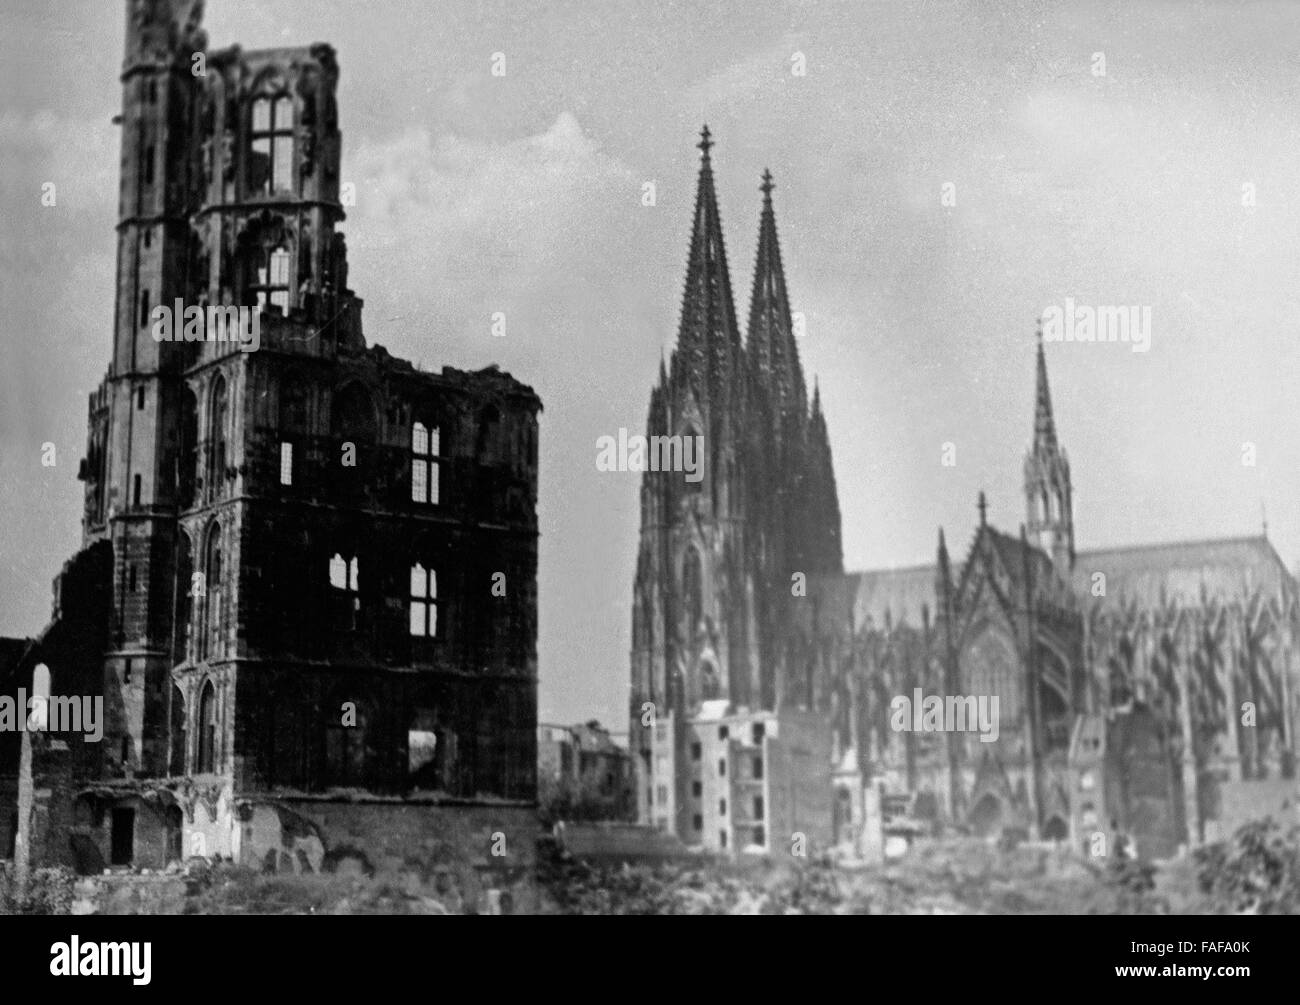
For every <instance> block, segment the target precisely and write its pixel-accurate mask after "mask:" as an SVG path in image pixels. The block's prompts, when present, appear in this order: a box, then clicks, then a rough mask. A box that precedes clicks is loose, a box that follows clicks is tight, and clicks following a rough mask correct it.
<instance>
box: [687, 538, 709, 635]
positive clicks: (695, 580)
mask: <svg viewBox="0 0 1300 1005" xmlns="http://www.w3.org/2000/svg"><path fill="white" fill-rule="evenodd" d="M682 610H683V611H684V612H685V614H686V618H687V622H686V636H687V638H692V637H694V635H695V629H696V627H697V626H698V625H699V623H700V618H701V617H703V615H704V585H703V575H702V572H701V569H700V553H699V552H698V551H696V550H695V549H694V548H690V549H688V550H687V552H686V558H685V559H684V560H683V562H682Z"/></svg>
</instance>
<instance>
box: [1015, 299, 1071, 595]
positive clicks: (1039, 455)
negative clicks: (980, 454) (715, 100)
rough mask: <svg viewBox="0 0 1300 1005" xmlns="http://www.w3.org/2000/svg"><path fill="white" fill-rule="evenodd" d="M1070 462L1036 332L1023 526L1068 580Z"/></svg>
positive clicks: (1039, 334) (1041, 332)
mask: <svg viewBox="0 0 1300 1005" xmlns="http://www.w3.org/2000/svg"><path fill="white" fill-rule="evenodd" d="M1071 491H1072V490H1071V485H1070V460H1069V457H1068V456H1067V455H1066V452H1065V449H1064V448H1063V447H1062V446H1061V445H1060V444H1059V443H1058V442H1057V439H1056V420H1055V419H1054V418H1053V416H1052V396H1051V392H1050V391H1049V390H1048V386H1047V359H1046V358H1045V357H1044V355H1043V330H1042V326H1041V325H1040V326H1039V329H1038V385H1037V391H1036V394H1035V402H1034V442H1033V445H1032V446H1031V447H1030V448H1029V451H1028V453H1026V454H1025V512H1026V521H1025V526H1026V528H1027V530H1028V536H1029V541H1030V543H1031V544H1034V545H1036V546H1038V547H1039V548H1041V549H1042V550H1043V551H1045V552H1046V553H1047V554H1049V555H1050V556H1051V557H1052V562H1053V564H1054V565H1055V566H1056V569H1057V572H1058V573H1060V574H1061V575H1062V576H1064V577H1066V578H1067V579H1068V577H1069V574H1070V569H1071V568H1072V567H1073V565H1074V503H1073V500H1072V498H1071Z"/></svg>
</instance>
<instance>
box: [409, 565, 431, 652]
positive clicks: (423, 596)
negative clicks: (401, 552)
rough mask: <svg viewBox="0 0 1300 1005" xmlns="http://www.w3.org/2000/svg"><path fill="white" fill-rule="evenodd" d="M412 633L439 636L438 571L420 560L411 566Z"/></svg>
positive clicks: (425, 636) (426, 636)
mask: <svg viewBox="0 0 1300 1005" xmlns="http://www.w3.org/2000/svg"><path fill="white" fill-rule="evenodd" d="M410 630H411V635H412V636H414V637H416V638H430V639H433V638H437V637H438V572H437V570H436V569H426V568H425V567H424V566H423V565H420V564H419V563H418V562H417V563H416V564H415V565H413V566H412V567H411V629H410Z"/></svg>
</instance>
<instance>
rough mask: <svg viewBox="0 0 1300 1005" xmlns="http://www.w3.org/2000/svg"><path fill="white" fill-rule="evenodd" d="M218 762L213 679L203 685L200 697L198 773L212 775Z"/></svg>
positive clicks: (215, 695)
mask: <svg viewBox="0 0 1300 1005" xmlns="http://www.w3.org/2000/svg"><path fill="white" fill-rule="evenodd" d="M216 764H217V692H216V690H215V689H214V688H213V686H212V681H208V682H207V683H206V684H204V685H203V697H201V698H200V699H199V763H198V774H200V775H210V774H212V773H213V772H214V771H215V770H216Z"/></svg>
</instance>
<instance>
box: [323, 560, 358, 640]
mask: <svg viewBox="0 0 1300 1005" xmlns="http://www.w3.org/2000/svg"><path fill="white" fill-rule="evenodd" d="M329 574H330V588H331V592H332V593H333V604H332V607H333V614H334V619H335V620H334V623H335V626H336V627H338V628H341V629H342V630H344V631H348V632H350V631H355V630H356V627H357V615H358V614H359V613H360V611H361V590H360V586H359V569H358V565H357V559H356V556H355V555H354V556H352V558H351V559H345V558H344V557H343V556H342V555H340V554H339V553H338V552H335V553H334V557H333V558H331V559H330V565H329Z"/></svg>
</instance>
